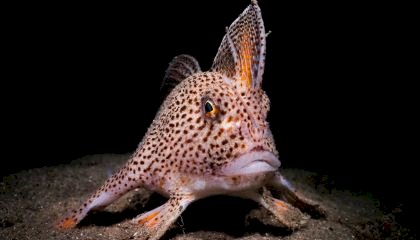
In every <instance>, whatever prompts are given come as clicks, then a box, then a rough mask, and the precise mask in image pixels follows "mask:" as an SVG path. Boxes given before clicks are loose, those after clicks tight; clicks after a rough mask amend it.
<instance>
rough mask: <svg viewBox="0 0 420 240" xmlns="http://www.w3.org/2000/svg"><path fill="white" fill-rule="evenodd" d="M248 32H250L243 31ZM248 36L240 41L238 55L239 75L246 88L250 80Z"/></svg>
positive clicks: (249, 85) (250, 58)
mask: <svg viewBox="0 0 420 240" xmlns="http://www.w3.org/2000/svg"><path fill="white" fill-rule="evenodd" d="M245 34H250V33H248V32H247V33H245ZM249 38H250V37H249V36H246V37H243V40H242V41H241V43H240V46H241V49H240V50H239V51H240V52H239V55H240V62H239V64H240V67H239V68H240V77H241V80H242V81H244V82H245V86H246V87H247V88H250V87H251V82H252V74H251V68H252V66H251V65H252V46H251V45H252V43H250V42H249Z"/></svg>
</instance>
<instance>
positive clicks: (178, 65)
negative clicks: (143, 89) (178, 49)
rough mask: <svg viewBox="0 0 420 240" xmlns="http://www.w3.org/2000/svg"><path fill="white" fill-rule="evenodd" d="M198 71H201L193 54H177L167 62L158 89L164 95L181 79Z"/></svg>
mask: <svg viewBox="0 0 420 240" xmlns="http://www.w3.org/2000/svg"><path fill="white" fill-rule="evenodd" d="M198 72H201V69H200V65H199V64H198V61H197V60H196V59H195V58H194V57H193V56H190V55H187V54H182V55H178V56H176V57H174V58H173V59H172V61H171V62H170V63H169V66H168V68H167V69H166V74H165V77H164V78H163V82H162V85H161V87H160V89H161V91H162V92H163V93H164V94H165V96H166V95H167V94H169V92H171V91H172V89H173V88H174V87H175V86H176V85H178V83H180V82H181V81H182V80H184V79H186V78H187V77H189V76H191V75H193V74H194V73H198Z"/></svg>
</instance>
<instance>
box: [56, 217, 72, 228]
mask: <svg viewBox="0 0 420 240" xmlns="http://www.w3.org/2000/svg"><path fill="white" fill-rule="evenodd" d="M74 226H76V221H75V220H74V219H73V218H67V219H64V220H63V221H62V222H60V223H59V224H58V228H60V229H69V228H73V227H74Z"/></svg>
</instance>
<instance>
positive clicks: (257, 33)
mask: <svg viewBox="0 0 420 240" xmlns="http://www.w3.org/2000/svg"><path fill="white" fill-rule="evenodd" d="M265 37H266V35H265V29H264V23H263V20H262V17H261V10H260V8H259V7H258V5H257V1H255V0H254V1H251V4H250V5H249V6H248V7H247V8H246V9H245V10H244V12H243V13H242V14H241V15H239V17H238V18H237V19H236V20H235V21H234V22H233V23H232V25H230V27H229V28H228V29H227V30H226V35H225V36H224V37H223V40H222V43H221V45H220V47H219V50H218V52H217V55H216V57H215V58H214V62H213V66H212V68H211V69H212V71H216V72H220V73H222V74H224V75H225V76H227V77H229V78H231V79H233V80H237V81H240V84H241V85H242V86H244V87H247V88H250V87H253V88H255V87H260V86H261V82H262V75H263V72H264V63H265Z"/></svg>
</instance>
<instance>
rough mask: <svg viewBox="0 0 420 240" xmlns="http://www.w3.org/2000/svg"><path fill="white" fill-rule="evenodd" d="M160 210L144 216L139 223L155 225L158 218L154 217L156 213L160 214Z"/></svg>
mask: <svg viewBox="0 0 420 240" xmlns="http://www.w3.org/2000/svg"><path fill="white" fill-rule="evenodd" d="M158 213H159V211H156V212H154V213H151V214H149V215H148V216H145V217H144V218H142V219H140V220H139V221H138V223H139V224H142V225H146V226H151V227H153V226H154V225H156V223H157V219H154V218H155V217H156V215H158Z"/></svg>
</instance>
